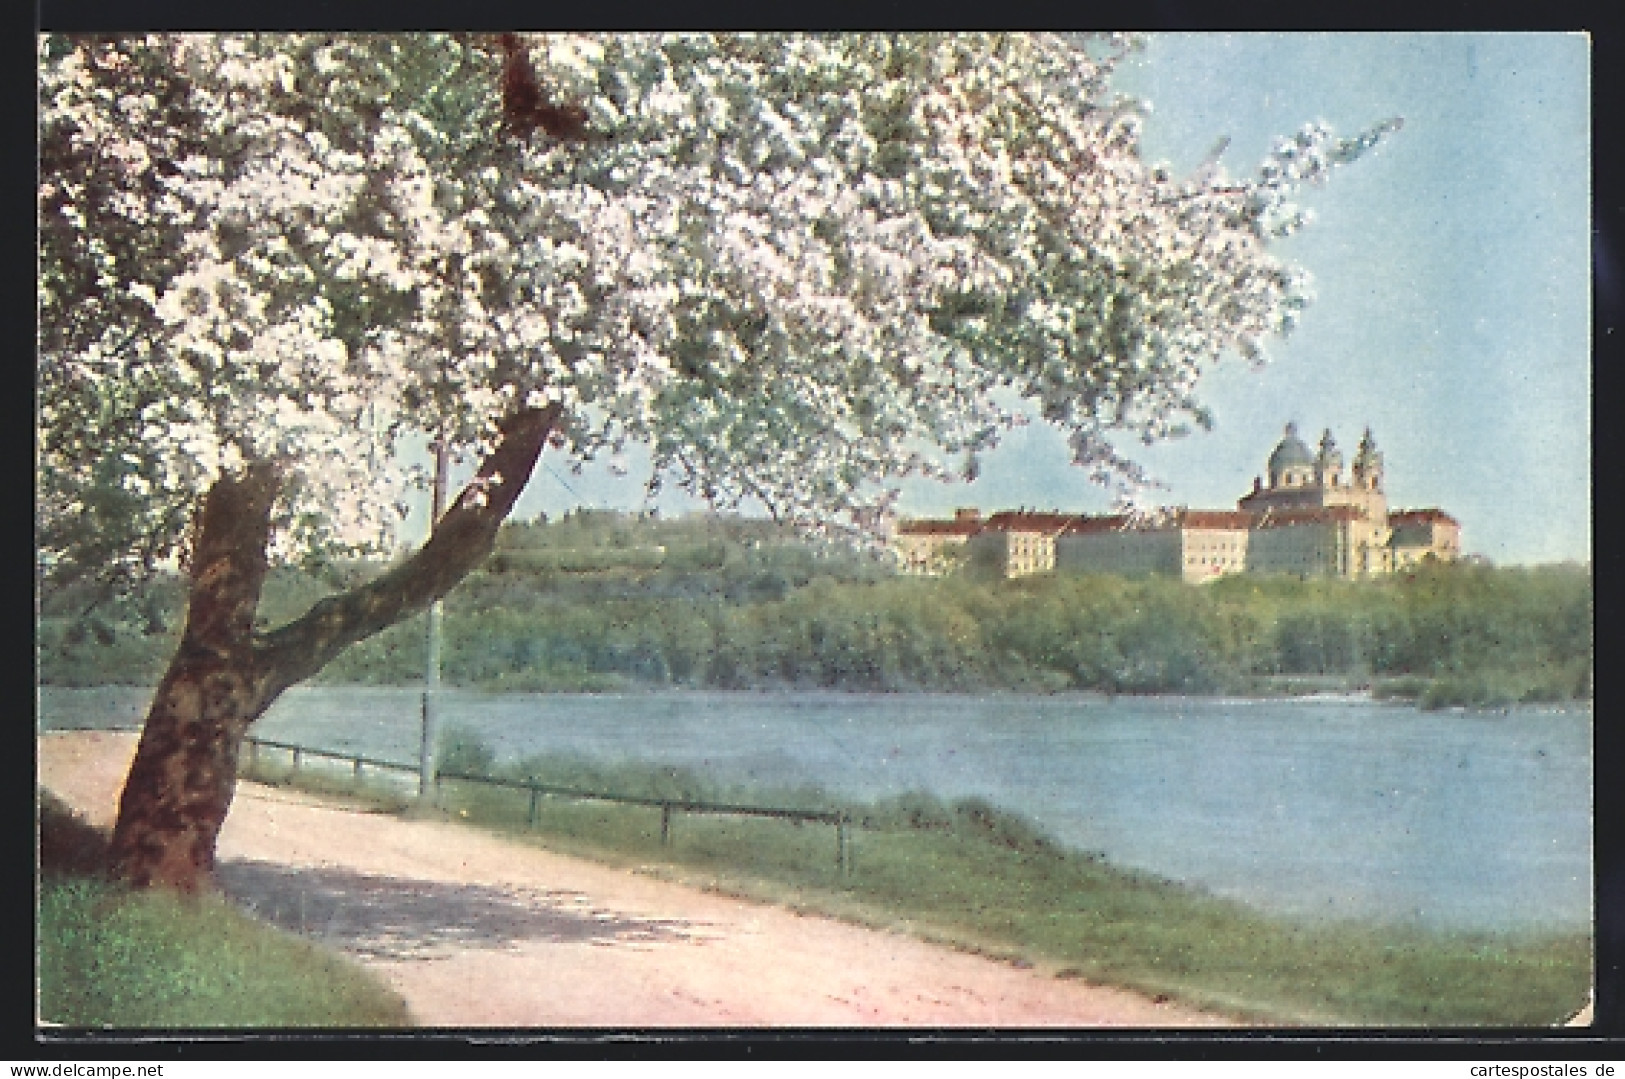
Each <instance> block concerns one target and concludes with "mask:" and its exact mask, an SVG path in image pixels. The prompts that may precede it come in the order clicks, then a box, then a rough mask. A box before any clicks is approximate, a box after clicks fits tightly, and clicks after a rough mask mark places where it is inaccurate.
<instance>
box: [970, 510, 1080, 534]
mask: <svg viewBox="0 0 1625 1079" xmlns="http://www.w3.org/2000/svg"><path fill="white" fill-rule="evenodd" d="M1077 520H1079V515H1078V514H1076V513H1038V512H1035V511H1031V510H1002V511H1000V512H998V513H995V514H993V515H992V516H991V517H989V518H988V519H987V521H986V523H985V525H984V527H985V528H987V529H989V530H991V531H994V532H1060V531H1061V530H1062V529H1064V528H1066V527H1067V526H1069V525H1071V524H1072V523H1073V522H1075V521H1077Z"/></svg>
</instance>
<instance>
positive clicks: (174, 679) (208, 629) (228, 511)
mask: <svg viewBox="0 0 1625 1079" xmlns="http://www.w3.org/2000/svg"><path fill="white" fill-rule="evenodd" d="M278 485H279V484H278V476H277V474H276V472H275V471H274V470H273V469H271V468H269V467H267V466H263V465H257V466H255V467H253V468H251V469H250V470H249V471H248V473H247V475H246V476H245V477H244V478H242V479H234V478H222V479H220V480H219V481H218V482H216V483H215V485H214V487H213V488H211V489H210V491H209V493H208V495H207V496H206V497H205V498H204V501H203V508H202V512H201V513H200V514H199V516H198V521H197V535H196V538H195V540H194V547H193V552H192V573H191V576H192V586H191V597H190V600H189V602H188V605H187V611H186V629H185V631H184V632H183V633H182V635H181V643H180V648H179V649H178V650H177V651H176V653H175V657H174V658H173V659H172V660H171V661H170V664H169V669H168V670H167V671H166V672H165V673H164V677H163V679H162V680H161V681H160V682H159V683H158V692H157V693H156V694H155V695H154V696H153V700H152V705H151V707H150V709H149V710H148V712H147V721H146V724H145V726H143V728H142V730H141V743H140V745H139V746H138V747H137V748H136V754H135V763H134V764H133V765H132V766H131V767H130V775H129V778H128V779H126V780H125V783H124V793H123V795H122V797H121V798H120V800H119V815H118V823H117V824H116V825H115V826H114V829H113V841H112V846H111V849H110V851H109V857H110V858H111V861H112V869H113V872H114V874H115V875H116V876H119V877H122V878H123V879H125V880H127V881H129V882H130V883H132V884H135V885H138V886H142V887H145V886H148V885H165V886H168V887H171V888H176V889H179V890H181V891H188V892H190V891H196V890H198V888H199V887H200V886H201V885H202V884H203V883H204V882H205V881H206V880H207V879H208V877H209V875H210V873H211V871H212V870H213V869H214V844H215V837H216V836H217V835H219V832H220V825H221V824H222V823H223V822H224V821H225V819H226V810H227V809H228V808H229V807H230V805H231V797H232V793H233V791H234V788H235V786H236V781H237V752H238V749H239V747H240V746H241V745H242V740H243V734H244V732H245V731H247V729H248V724H249V722H250V721H251V718H252V717H251V716H250V715H249V710H250V707H251V704H252V701H253V697H254V687H253V678H252V671H253V646H254V641H253V630H254V612H255V610H256V609H257V608H258V607H259V598H260V587H261V585H263V584H264V582H265V571H266V554H265V552H266V547H267V543H268V541H269V539H270V532H271V523H270V520H271V504H272V502H273V501H274V500H275V498H276V494H277V488H278Z"/></svg>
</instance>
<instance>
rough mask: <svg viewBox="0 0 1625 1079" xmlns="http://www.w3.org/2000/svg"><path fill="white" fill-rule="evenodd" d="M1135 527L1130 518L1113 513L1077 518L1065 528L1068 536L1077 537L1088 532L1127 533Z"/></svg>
mask: <svg viewBox="0 0 1625 1079" xmlns="http://www.w3.org/2000/svg"><path fill="white" fill-rule="evenodd" d="M1135 527H1136V526H1135V524H1134V521H1133V519H1132V518H1131V517H1129V516H1128V515H1127V514H1125V513H1113V514H1109V515H1107V516H1104V517H1077V518H1074V519H1073V521H1072V523H1071V524H1069V525H1067V526H1066V531H1067V534H1068V535H1074V536H1075V535H1078V534H1080V533H1090V532H1127V531H1130V530H1132V529H1134V528H1135Z"/></svg>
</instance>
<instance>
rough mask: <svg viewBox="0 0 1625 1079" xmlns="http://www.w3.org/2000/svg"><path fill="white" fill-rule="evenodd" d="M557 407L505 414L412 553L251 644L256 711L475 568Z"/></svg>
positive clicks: (521, 483) (555, 420)
mask: <svg viewBox="0 0 1625 1079" xmlns="http://www.w3.org/2000/svg"><path fill="white" fill-rule="evenodd" d="M561 412H562V409H561V407H560V406H559V405H557V404H553V405H548V406H547V407H546V408H541V409H536V408H526V409H521V410H519V411H517V412H514V413H511V414H510V415H509V416H508V417H507V418H505V419H504V420H503V421H502V423H501V425H500V436H499V438H498V441H497V446H496V449H494V450H493V451H492V452H491V455H490V456H489V457H487V458H486V459H485V461H484V462H483V463H482V464H481V465H480V469H479V472H478V473H476V475H475V477H474V479H473V480H472V481H471V482H470V483H469V484H468V486H467V487H465V488H463V491H462V493H461V494H459V495H458V496H457V499H456V500H455V501H454V502H453V503H452V505H451V508H450V509H448V510H447V511H446V512H445V514H444V516H442V517H441V518H440V520H439V521H438V522H435V524H434V526H433V532H432V533H431V534H430V536H429V539H428V541H427V542H425V543H424V545H423V546H422V547H421V548H419V549H418V551H417V553H416V554H414V555H412V557H411V558H409V559H407V560H406V561H405V562H403V563H401V564H400V565H399V566H396V567H395V568H394V569H392V570H390V571H389V572H387V573H385V574H383V575H382V576H380V577H378V578H376V579H374V580H372V581H369V582H367V583H366V584H364V585H360V586H358V587H356V588H353V589H351V590H350V591H348V592H343V593H340V594H339V595H336V596H329V597H327V598H326V599H324V600H321V601H320V602H318V603H317V604H316V605H315V606H313V607H312V608H311V609H310V610H309V611H307V612H306V613H305V614H304V615H303V616H301V617H300V618H298V619H297V620H295V621H293V622H290V623H288V624H287V625H285V626H282V627H280V628H279V629H276V630H273V631H271V632H270V633H267V634H264V635H262V636H261V637H260V638H259V639H258V641H257V642H256V646H255V668H256V686H257V693H256V698H257V701H258V703H259V711H263V710H264V709H265V708H267V707H269V706H270V704H271V702H272V701H274V700H275V699H276V698H277V695H278V694H280V693H281V692H282V691H283V690H285V689H287V688H288V687H289V686H291V685H294V684H295V683H297V682H300V681H303V680H304V679H306V678H309V677H310V676H311V675H313V674H315V673H316V672H317V671H320V670H321V669H322V668H323V667H325V666H326V665H327V664H328V663H330V662H331V661H332V660H333V659H334V658H336V657H337V656H338V654H339V653H340V652H342V651H344V649H346V648H348V647H349V646H350V645H352V644H355V643H356V642H357V641H361V640H364V639H366V638H367V637H370V636H372V635H373V634H375V633H377V632H379V631H380V630H383V629H386V628H388V627H389V626H392V625H394V624H395V623H397V622H400V621H403V620H405V619H407V618H410V617H411V616H413V615H414V614H417V613H418V612H419V611H422V610H425V609H427V608H428V607H429V605H430V604H432V603H433V602H434V601H435V600H437V599H439V598H440V597H442V596H444V595H445V594H446V593H447V592H449V591H451V589H452V588H453V587H455V586H456V584H457V583H458V582H459V581H461V580H462V579H463V578H464V577H466V576H468V575H469V574H470V573H472V572H473V571H474V570H475V569H477V568H479V566H480V564H481V563H482V562H484V561H485V558H486V556H487V555H489V554H490V553H491V549H492V548H493V547H494V546H495V544H496V537H497V530H498V529H499V528H500V527H501V526H502V522H503V521H505V520H506V519H507V517H508V514H509V513H510V512H511V511H512V510H513V505H514V502H515V501H517V500H518V498H519V494H520V492H522V491H523V490H524V489H525V484H526V483H528V482H529V480H530V475H531V472H532V471H533V470H534V469H535V467H536V461H537V459H538V458H539V457H540V456H541V452H542V448H543V446H545V445H546V443H547V439H548V437H549V436H550V435H551V434H552V433H553V430H554V427H555V426H556V425H557V423H558V420H559V416H560V414H561ZM256 714H257V713H256Z"/></svg>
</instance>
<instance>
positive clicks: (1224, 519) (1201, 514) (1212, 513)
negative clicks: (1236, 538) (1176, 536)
mask: <svg viewBox="0 0 1625 1079" xmlns="http://www.w3.org/2000/svg"><path fill="white" fill-rule="evenodd" d="M1175 520H1176V521H1177V523H1178V524H1179V525H1180V526H1181V527H1184V528H1224V529H1230V530H1232V531H1235V530H1240V529H1248V528H1252V527H1253V525H1254V524H1255V523H1256V522H1257V520H1258V514H1256V513H1248V512H1247V511H1246V510H1181V511H1180V512H1179V514H1178V516H1177V517H1176V518H1175Z"/></svg>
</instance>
